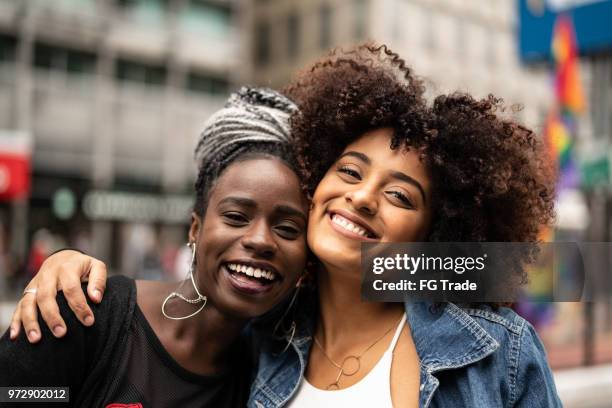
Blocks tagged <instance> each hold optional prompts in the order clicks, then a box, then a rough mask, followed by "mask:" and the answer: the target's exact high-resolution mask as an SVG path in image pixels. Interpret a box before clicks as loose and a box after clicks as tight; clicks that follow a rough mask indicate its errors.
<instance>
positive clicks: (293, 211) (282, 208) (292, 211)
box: [274, 204, 306, 222]
mask: <svg viewBox="0 0 612 408" xmlns="http://www.w3.org/2000/svg"><path fill="white" fill-rule="evenodd" d="M274 210H275V211H277V212H279V213H281V214H283V215H289V216H294V217H299V218H301V219H302V220H304V222H306V214H305V213H304V212H303V211H300V210H298V209H297V208H294V207H291V206H288V205H283V204H281V205H277V206H274Z"/></svg>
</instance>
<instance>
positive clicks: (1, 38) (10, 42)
mask: <svg viewBox="0 0 612 408" xmlns="http://www.w3.org/2000/svg"><path fill="white" fill-rule="evenodd" d="M16 50H17V39H16V38H15V37H11V36H8V35H0V62H5V61H14V60H15V53H16Z"/></svg>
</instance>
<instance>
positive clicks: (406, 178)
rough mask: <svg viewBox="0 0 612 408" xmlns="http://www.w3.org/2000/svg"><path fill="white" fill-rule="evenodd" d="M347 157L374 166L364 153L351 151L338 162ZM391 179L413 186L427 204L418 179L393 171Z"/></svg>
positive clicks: (344, 154)
mask: <svg viewBox="0 0 612 408" xmlns="http://www.w3.org/2000/svg"><path fill="white" fill-rule="evenodd" d="M345 156H351V157H355V158H357V159H359V160H361V161H362V162H364V163H365V164H367V165H371V164H372V160H370V158H369V157H368V156H367V155H365V154H364V153H361V152H355V151H349V152H346V153H343V154H342V155H341V156H340V157H339V158H338V160H340V159H341V158H343V157H345ZM391 177H393V178H394V179H397V180H400V181H403V182H405V183H408V184H412V185H413V186H414V187H416V188H417V189H418V190H419V192H420V193H421V196H422V197H423V202H424V203H427V198H426V196H425V190H424V189H423V186H422V185H421V183H419V182H418V181H417V180H416V179H414V178H412V177H410V176H409V175H407V174H404V173H402V172H401V171H392V172H391Z"/></svg>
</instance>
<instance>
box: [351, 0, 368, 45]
mask: <svg viewBox="0 0 612 408" xmlns="http://www.w3.org/2000/svg"><path fill="white" fill-rule="evenodd" d="M353 8H354V10H355V25H354V30H353V36H354V37H355V39H357V40H362V39H364V38H365V37H366V36H367V35H368V0H353Z"/></svg>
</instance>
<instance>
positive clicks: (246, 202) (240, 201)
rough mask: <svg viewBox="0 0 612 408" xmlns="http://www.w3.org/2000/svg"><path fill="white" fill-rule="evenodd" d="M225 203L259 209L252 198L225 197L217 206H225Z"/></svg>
mask: <svg viewBox="0 0 612 408" xmlns="http://www.w3.org/2000/svg"><path fill="white" fill-rule="evenodd" d="M225 203H230V204H236V205H242V206H244V207H253V208H254V207H257V203H256V202H255V201H254V200H251V199H250V198H244V197H231V196H230V197H225V198H224V199H223V200H221V201H219V202H218V203H217V206H219V205H221V204H225Z"/></svg>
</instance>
